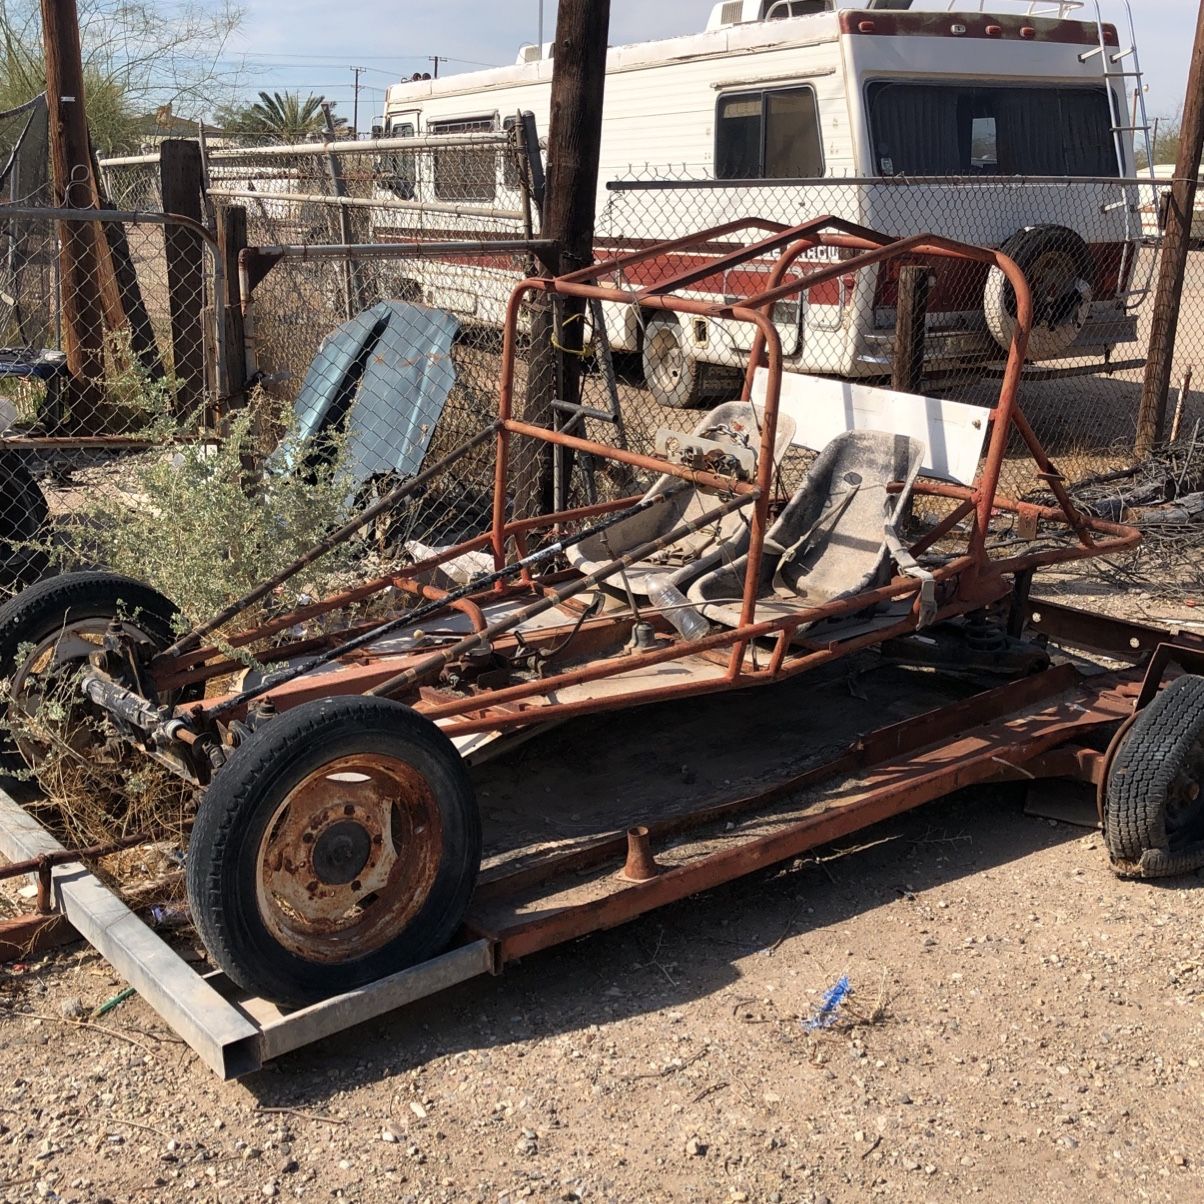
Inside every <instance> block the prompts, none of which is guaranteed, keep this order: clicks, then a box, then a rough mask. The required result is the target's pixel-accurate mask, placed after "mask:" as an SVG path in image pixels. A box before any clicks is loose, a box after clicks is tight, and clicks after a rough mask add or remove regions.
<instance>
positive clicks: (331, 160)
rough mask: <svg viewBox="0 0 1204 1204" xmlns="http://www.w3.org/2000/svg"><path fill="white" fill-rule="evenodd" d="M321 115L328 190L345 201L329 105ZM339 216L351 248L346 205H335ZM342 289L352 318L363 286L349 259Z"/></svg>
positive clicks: (361, 301)
mask: <svg viewBox="0 0 1204 1204" xmlns="http://www.w3.org/2000/svg"><path fill="white" fill-rule="evenodd" d="M322 115H323V116H324V117H325V118H326V136H327V137H328V138H329V139H330V143H327V153H326V169H327V171H329V172H330V190H331V192H332V193H333V194H334V196H335V197H336V198H340V199H346V197H347V181H346V180H345V179H344V178H343V167H342V164H341V163H340V162H339V157H338V155H336V154H335V153H334V151H333V150H331V149H330V145H331V143H333V141H334V139H335V137H336V136H337V135H336V133H335V126H334V116H333V114H332V113H331V111H330V104H329V103H328V102H323V104H322ZM336 208H337V209H338V214H339V238H340V240H341V241H342V243H343V245H344V246H346V247H349V246H351V245H352V244H353V243H354V242H355V236H354V234H353V233H352V230H351V211H350V210H349V209H348V207H347V206H346V205H341V204H340V205H336ZM343 287H344V289H345V290H346V298H347V317H348V318H354V317H355V315H356V314H358V313H359V312H360V310H362V309H364V308H366V303H365V300H364V296H365V293H364V285H363V281H362V280H361V279H360V270H359V264H357V263H356V262H355V261H354V260H353V259H351V258H350V257H349V258H348V259H347V262H346V263H345V264H344V265H343Z"/></svg>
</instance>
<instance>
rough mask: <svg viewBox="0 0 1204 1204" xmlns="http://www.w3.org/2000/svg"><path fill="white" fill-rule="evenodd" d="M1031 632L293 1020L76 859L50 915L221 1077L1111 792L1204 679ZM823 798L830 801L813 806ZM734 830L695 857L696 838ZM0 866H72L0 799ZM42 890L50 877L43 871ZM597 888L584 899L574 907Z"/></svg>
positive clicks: (549, 864)
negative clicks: (967, 686)
mask: <svg viewBox="0 0 1204 1204" xmlns="http://www.w3.org/2000/svg"><path fill="white" fill-rule="evenodd" d="M1025 618H1026V627H1027V628H1028V630H1029V631H1030V632H1033V633H1042V634H1044V635H1046V636H1047V637H1048V638H1049V640H1050V642H1051V647H1052V646H1054V645H1064V646H1066V647H1068V648H1074V649H1078V650H1085V651H1087V652H1091V653H1095V654H1097V655H1102V656H1104V657H1108V658H1114V659H1115V660H1116V661H1118V662H1123V663H1121V664H1120V665H1119V667H1117V668H1112V669H1103V668H1100V667H1099V666H1098V664H1095V663H1093V662H1090V661H1087V660H1084V659H1082V658H1081V657H1079V656H1077V655H1072V656H1071V657H1070V658H1067V659H1060V658H1057V657H1055V662H1056V663H1054V664H1052V665H1051V667H1050V668H1048V669H1046V670H1044V671H1043V672H1040V673H1037V674H1033V675H1031V676H1028V677H1022V678H1019V679H1018V680H1015V681H1011V682H1008V683H1006V684H1003V685H997V686H994V687H992V688H988V689H984V690H981V691H979V692H977V693H972V694H969V695H968V696H967V697H964V698H962V699H960V700H958V701H955V702H953V703H950V704H949V705H946V706H943V707H940V708H938V709H935V710H929V711H926V712H922V713H920V714H918V715H915V716H914V717H912V718H909V719H905V720H903V721H902V722H899V723H896V724H892V725H890V726H886V727H880V728H877V729H875V730H872V731H868V732H866V733H864V735H862V736H859V737H857V738H856V739H855V740H854V741H852V742H851V743H850V744H849V746H848V747H847V748H846V749H845V750H844V751H843V752H841V753H839V754H838V755H836V756H834V757H829V758H827V759H826V760H824V761H823V762H822V763H821V764H817V765H815V766H812V767H809V768H808V769H806V770H805V771H804V772H802V773H800V774H797V775H794V776H793V777H791V778H789V779H786V780H781V781H775V782H772V783H770V784H768V785H766V786H765V787H764V788H763V789H760V790H758V791H756V792H754V793H751V794H745V795H742V796H739V797H731V798H727V799H723V800H719V801H712V802H709V803H708V804H707V805H705V806H703V807H700V808H698V809H696V810H694V811H692V812H688V813H684V814H681V813H679V814H675V815H673V816H670V817H665V816H663V815H657V814H649V816H648V818H647V822H646V823H645V824H640V825H634V826H633V827H632V828H631V829H629V830H627V831H622V830H616V831H612V832H607V833H604V834H601V835H599V836H598V837H597V838H595V839H592V840H589V841H585V842H582V843H579V844H577V845H576V846H575V847H573V848H571V849H569V850H567V851H555V850H553V851H551V852H547V853H534V854H532V855H531V856H530V857H527V858H522V859H520V860H518V861H517V862H511V863H508V864H507V865H505V866H501V867H498V868H497V869H496V870H494V871H490V870H486V871H485V872H484V873H483V874H482V875H481V878H480V880H479V882H478V886H477V890H476V894H475V896H474V899H473V902H472V905H471V907H470V909H469V912H468V916H467V918H466V920H465V923H464V927H463V931H462V933H461V936H460V938H459V941H458V942H457V944H456V945H455V946H454V947H453V948H452V949H450V950H449V951H448V952H446V953H443V954H440V955H439V956H437V957H434V958H431V959H429V960H428V961H425V962H423V963H422V964H420V965H416V966H413V967H411V968H410V969H407V970H403V971H401V972H400V973H397V974H394V975H391V976H389V977H387V978H384V979H381V980H378V981H376V982H374V983H371V984H369V985H367V986H364V987H361V988H358V989H356V990H353V991H349V992H347V993H345V994H342V995H337V996H334V997H333V998H329V999H326V1000H323V1001H322V1002H320V1003H316V1004H312V1005H310V1006H307V1007H301V1008H296V1009H291V1010H290V1009H284V1008H280V1007H278V1006H276V1005H275V1004H273V1003H271V1002H269V1001H267V1000H264V999H259V998H252V997H248V996H246V995H245V994H243V993H240V992H239V991H238V989H237V988H235V987H234V985H233V984H232V983H230V982H229V981H228V980H227V979H225V977H224V976H223V975H222V974H221V973H220V972H210V973H204V972H201V971H198V970H197V969H196V968H194V967H193V966H192V965H190V964H189V963H188V962H186V961H185V960H184V959H183V958H182V957H180V956H179V954H177V953H176V952H175V951H174V950H173V949H172V948H171V946H170V945H169V944H168V943H167V941H166V940H164V939H163V937H162V936H160V935H159V934H157V933H155V932H154V931H152V930H151V929H150V928H149V927H148V926H147V925H146V924H144V923H143V922H142V920H140V919H139V918H138V917H137V916H136V915H135V914H134V913H133V912H132V911H130V910H129V908H127V907H126V905H125V904H124V903H123V902H122V901H121V900H120V899H119V898H118V897H117V896H116V894H114V893H113V892H112V891H111V890H110V889H109V888H108V887H107V886H105V885H104V884H103V883H102V882H101V881H100V880H99V879H98V878H97V877H96V876H95V875H94V874H93V873H92V872H91V871H89V870H88V869H87V867H86V866H85V865H84V864H82V863H81V862H78V861H76V862H66V863H62V862H60V863H58V864H53V865H52V864H50V863H49V860H47V861H46V863H45V868H44V870H43V873H42V875H41V876H42V877H43V878H44V879H45V880H47V881H48V883H49V890H48V891H47V892H46V896H47V905H48V907H49V909H50V914H51V915H53V916H58V917H62V918H64V919H65V920H66V921H68V922H69V923H70V924H71V925H72V926H73V927H74V928H75V929H76V930H78V932H79V933H80V935H82V936H83V937H84V938H85V939H86V940H88V942H89V943H90V944H91V945H93V947H95V948H96V949H97V951H98V952H100V953H101V954H102V955H103V956H104V957H105V958H106V959H107V960H108V961H109V963H110V964H111V965H112V966H113V968H114V969H115V970H116V971H117V972H118V973H119V974H120V975H121V976H122V978H124V979H125V981H126V982H128V983H129V984H130V985H131V986H133V987H135V988H136V989H137V991H138V993H139V994H140V995H141V996H142V997H143V998H144V999H145V1000H146V1002H147V1003H148V1004H149V1005H150V1006H151V1007H152V1008H153V1009H154V1010H155V1011H156V1012H157V1013H158V1014H159V1015H160V1016H161V1017H162V1019H163V1020H164V1021H165V1023H166V1024H167V1025H168V1026H169V1027H170V1028H171V1029H172V1030H173V1031H174V1032H175V1033H176V1034H177V1035H178V1036H180V1037H181V1038H182V1039H183V1040H184V1041H186V1042H187V1044H188V1045H189V1046H190V1047H191V1048H192V1049H193V1051H194V1052H195V1053H196V1054H197V1056H198V1057H199V1058H200V1059H201V1061H203V1062H204V1063H205V1064H206V1065H207V1066H208V1067H209V1068H210V1069H211V1070H213V1071H214V1072H216V1073H217V1074H218V1075H219V1076H220V1077H222V1078H224V1079H233V1078H238V1077H240V1076H243V1075H246V1074H249V1073H252V1072H254V1071H256V1070H258V1069H259V1068H261V1067H262V1066H263V1065H265V1064H266V1063H268V1062H270V1061H271V1060H272V1059H273V1058H276V1057H279V1056H281V1055H282V1054H285V1053H288V1052H290V1051H293V1050H296V1049H300V1048H303V1047H304V1046H306V1045H308V1044H311V1043H313V1042H315V1041H318V1040H321V1039H323V1038H325V1037H329V1036H332V1035H334V1034H336V1033H339V1032H341V1031H343V1030H345V1029H348V1028H350V1027H352V1026H354V1025H356V1024H360V1023H363V1022H364V1021H367V1020H371V1019H373V1018H376V1017H379V1016H381V1015H384V1014H386V1013H388V1012H391V1011H393V1010H395V1009H397V1008H399V1007H401V1006H403V1005H405V1004H408V1003H412V1002H415V1001H417V1000H419V999H422V998H425V997H427V996H430V995H433V994H436V993H438V992H440V991H443V990H446V989H448V988H450V987H454V986H456V985H457V984H459V983H462V982H465V981H467V980H468V979H471V978H475V977H480V976H484V975H498V974H501V973H502V971H503V970H504V968H505V967H506V966H507V965H508V964H509V963H511V962H514V961H516V960H517V959H520V958H523V957H526V956H528V955H531V954H534V953H537V952H540V951H542V950H546V949H549V948H552V947H554V946H556V945H558V944H562V943H564V942H566V941H571V940H575V939H577V938H579V937H583V936H586V935H588V934H590V933H593V932H598V931H601V930H603V929H607V928H613V927H616V926H618V925H620V924H623V923H626V922H627V921H629V920H632V919H634V918H636V917H637V916H640V915H643V914H645V913H647V912H649V911H652V910H654V909H656V908H659V907H663V906H666V905H667V904H670V903H673V902H676V901H679V900H681V899H685V898H687V897H689V896H690V895H693V894H697V893H699V892H701V891H706V890H710V889H714V888H717V887H721V886H722V885H724V884H725V883H729V882H732V881H734V880H736V879H739V878H741V877H743V876H745V875H747V874H750V873H753V872H755V871H758V870H762V869H765V868H767V867H771V866H774V865H777V864H779V863H783V862H788V861H790V860H791V859H793V858H796V857H799V856H800V855H802V854H804V853H806V852H807V851H808V850H811V849H814V848H816V847H818V846H820V845H824V844H827V843H829V842H831V841H834V840H837V839H839V838H840V837H843V836H846V835H848V834H849V833H852V832H856V831H859V830H861V829H864V828H866V827H868V826H870V825H872V824H875V823H878V822H880V821H882V820H885V819H888V818H890V817H892V816H896V815H899V814H901V813H903V812H906V811H909V810H912V809H914V808H916V807H919V806H922V805H923V804H924V803H927V802H931V801H934V800H936V799H939V798H941V797H944V796H945V795H948V794H950V793H952V792H954V791H957V790H961V789H963V788H965V787H969V786H976V785H983V784H987V783H991V782H998V781H1007V780H1017V779H1025V780H1036V779H1043V778H1062V779H1068V780H1073V781H1079V782H1087V783H1090V784H1092V785H1094V786H1099V784H1100V783H1102V782H1103V781H1104V779H1105V776H1106V773H1107V767H1108V762H1109V757H1110V753H1111V750H1112V749H1113V748H1114V746H1115V743H1116V736H1117V733H1118V731H1120V730H1121V729H1122V728H1123V726H1124V725H1125V723H1126V721H1127V720H1129V719H1130V718H1131V717H1132V716H1133V715H1134V713H1135V710H1136V708H1137V706H1138V704H1139V703H1141V702H1142V700H1143V699H1144V700H1145V701H1148V699H1149V698H1150V697H1151V696H1152V695H1153V693H1154V691H1155V690H1156V689H1157V688H1158V686H1159V685H1160V684H1161V683H1162V682H1163V680H1164V679H1165V677H1166V675H1168V674H1171V675H1173V674H1174V673H1175V672H1177V671H1178V669H1181V668H1186V669H1199V668H1201V667H1204V640H1202V639H1200V638H1198V637H1195V636H1192V635H1179V636H1174V637H1173V636H1172V635H1171V634H1170V633H1169V632H1168V631H1166V630H1163V629H1161V628H1158V627H1153V626H1149V625H1144V624H1137V623H1131V622H1125V621H1122V620H1118V619H1113V618H1108V617H1104V616H1101V615H1098V614H1093V613H1089V612H1086V611H1082V610H1076V609H1073V608H1070V607H1066V606H1062V605H1060V604H1057V603H1053V602H1048V601H1042V600H1033V601H1032V602H1031V603H1030V604H1029V606H1028V607H1027V608H1026V615H1025ZM808 791H812V792H814V791H820V792H821V795H820V797H818V798H817V797H815V796H814V795H812V796H811V797H803V799H802V801H801V803H800V802H799V801H798V799H799V796H800V795H803V796H806V793H807V792H808ZM714 831H722V833H723V839H722V846H723V847H722V848H719V849H717V850H715V851H710V852H706V853H704V854H702V855H693V854H694V853H695V852H696V850H694V849H692V848H691V847H690V844H689V840H690V839H691V838H699V839H705V837H706V835H707V833H708V832H714ZM0 855H3V856H4V857H5V858H6V859H8V860H9V861H12V862H17V861H22V860H24V859H29V858H47V855H52V856H67V855H69V854H67V853H66V851H65V850H63V848H62V846H61V845H60V844H59V843H58V842H57V841H56V840H55V838H54V837H53V836H51V834H50V833H49V832H48V831H47V830H46V829H45V828H44V827H43V826H42V825H41V824H39V823H38V822H37V820H35V819H34V818H33V817H32V816H31V815H30V813H29V812H28V811H27V810H25V809H24V808H23V807H21V806H19V805H18V804H16V803H15V802H13V801H12V800H11V799H10V798H8V797H7V796H6V795H2V794H0ZM34 876H35V877H37V876H38V875H36V874H35V875H34ZM583 883H584V884H586V887H587V890H588V894H589V897H588V898H584V899H577V900H574V899H573V898H572V897H569V898H566V897H565V892H566V890H567V891H568V892H569V895H570V896H571V895H572V893H573V892H577V893H578V894H579V893H580V891H581V889H582V884H583Z"/></svg>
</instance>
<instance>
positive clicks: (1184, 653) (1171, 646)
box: [1133, 637, 1204, 711]
mask: <svg viewBox="0 0 1204 1204" xmlns="http://www.w3.org/2000/svg"><path fill="white" fill-rule="evenodd" d="M1171 665H1178V666H1179V668H1180V669H1182V670H1183V671H1184V672H1185V673H1204V641H1202V642H1201V643H1199V644H1196V643H1192V644H1186V643H1181V642H1180V641H1179V639H1178V637H1176V639H1175V640H1172V641H1168V642H1167V643H1164V644H1159V645H1158V647H1157V648H1156V649H1155V650H1154V655H1153V656H1152V657H1151V658H1150V663H1149V665H1147V666H1146V671H1145V679H1144V680H1143V681H1142V683H1141V693H1140V694H1138V695H1137V702H1136V703H1135V704H1134V706H1133V709H1134V711H1140V710H1141V709H1142V708H1143V707H1147V706H1149V704H1150V703H1151V702H1153V700H1154V695H1155V694H1157V693H1158V691H1159V689H1161V687H1162V679H1163V678H1164V677H1165V676H1166V671H1167V669H1169V668H1170V666H1171Z"/></svg>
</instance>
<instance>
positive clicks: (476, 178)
mask: <svg viewBox="0 0 1204 1204" xmlns="http://www.w3.org/2000/svg"><path fill="white" fill-rule="evenodd" d="M494 128H495V124H494V119H493V118H492V117H472V118H467V119H465V120H462V121H431V122H428V123H427V129H428V130H429V131H430V133H432V134H476V133H488V132H490V131H492V130H493V129H494ZM434 160H435V198H436V199H437V200H440V201H477V202H480V201H493V200H495V199H496V198H497V151H496V150H495V149H494V148H493V147H492V146H453V147H449V148H448V149H447V150H438V151H435V154H434Z"/></svg>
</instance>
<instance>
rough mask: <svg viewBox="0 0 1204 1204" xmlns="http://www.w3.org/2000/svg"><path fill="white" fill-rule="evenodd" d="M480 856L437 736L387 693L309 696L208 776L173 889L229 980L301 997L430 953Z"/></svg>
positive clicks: (472, 816)
mask: <svg viewBox="0 0 1204 1204" xmlns="http://www.w3.org/2000/svg"><path fill="white" fill-rule="evenodd" d="M480 861H481V824H480V817H479V815H478V812H477V807H476V800H475V798H474V794H473V789H472V783H471V781H470V779H469V776H468V772H467V769H466V768H465V766H464V763H463V761H462V760H461V758H460V755H459V753H458V752H457V751H456V749H455V747H454V745H453V744H452V743H451V741H450V740H448V738H447V737H446V736H445V735H444V734H443V733H442V732H441V731H440V730H439V729H438V728H437V727H436V726H435V725H434V724H433V723H432V722H431V721H430V720H428V719H424V718H423V717H422V716H421V715H419V714H418V713H417V712H416V711H414V710H412V709H411V708H410V707H407V706H403V705H402V704H401V703H398V702H392V701H390V700H388V699H384V698H370V697H364V696H360V695H349V696H345V697H336V698H323V699H319V700H317V701H315V702H308V703H303V704H302V705H300V706H298V707H296V708H294V709H293V710H290V711H287V712H285V713H284V714H283V715H281V716H279V717H277V718H274V719H272V720H271V721H270V722H268V723H267V724H266V725H264V726H263V727H262V728H260V730H259V731H258V732H257V733H256V734H255V735H254V736H253V737H252V738H251V739H250V740H249V741H247V742H246V743H245V744H243V745H242V746H240V747H239V748H238V749H237V751H236V752H235V753H234V755H233V756H232V757H231V758H230V760H229V761H228V762H227V763H226V765H224V766H223V767H222V769H220V770H219V771H218V773H217V774H216V775H215V777H214V780H213V783H212V784H211V785H210V787H209V789H208V791H207V792H206V794H205V797H204V798H203V799H202V801H201V805H200V808H199V811H198V814H197V820H196V824H195V826H194V827H193V831H192V836H191V839H190V840H189V846H188V860H187V885H188V901H189V905H190V907H191V910H192V917H193V921H194V923H195V924H196V926H197V930H198V931H199V933H200V935H201V938H202V940H203V941H204V943H205V946H206V948H207V949H208V950H209V952H210V954H211V956H212V958H213V960H214V962H215V963H216V964H217V965H218V966H220V967H221V969H222V970H224V971H225V973H226V974H227V975H228V976H229V977H230V978H231V979H232V980H233V981H234V982H235V983H237V984H238V985H239V986H240V987H242V988H243V989H244V990H247V991H250V992H252V993H253V994H256V995H261V996H264V997H265V998H268V999H272V1000H274V1001H276V1002H279V1003H287V1004H305V1003H312V1002H314V1001H316V1000H318V999H322V998H325V997H326V996H329V995H332V994H336V993H339V992H342V991H347V990H351V989H352V988H354V987H357V986H362V985H364V984H365V983H369V982H372V981H374V980H376V979H378V978H382V977H384V976H386V975H389V974H393V973H396V972H397V971H399V970H403V969H405V968H407V967H409V966H412V965H414V964H416V963H418V962H421V961H423V960H424V959H426V958H428V957H431V956H433V955H435V954H437V953H440V952H442V950H443V949H444V948H445V947H446V946H447V945H448V943H449V942H450V941H451V939H452V937H453V936H454V935H455V933H456V931H457V930H458V928H459V927H460V923H461V920H462V919H463V916H464V912H465V911H466V909H467V907H468V901H469V898H470V896H471V894H472V890H473V887H474V886H475V884H476V877H477V872H478V870H479V868H480Z"/></svg>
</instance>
